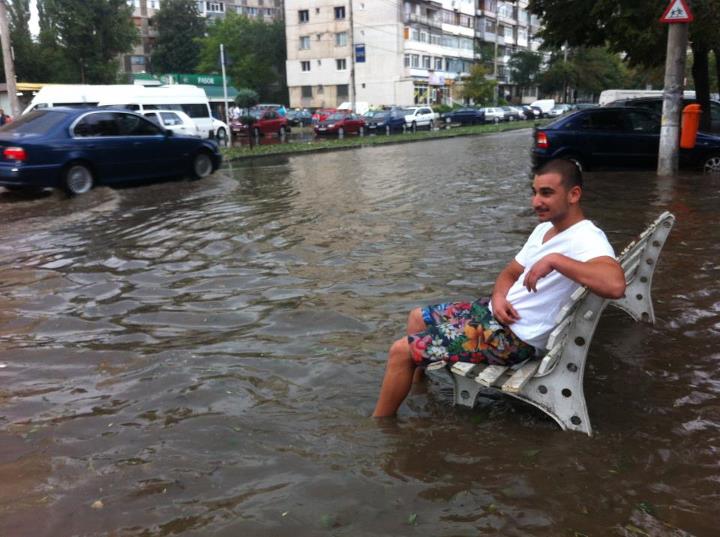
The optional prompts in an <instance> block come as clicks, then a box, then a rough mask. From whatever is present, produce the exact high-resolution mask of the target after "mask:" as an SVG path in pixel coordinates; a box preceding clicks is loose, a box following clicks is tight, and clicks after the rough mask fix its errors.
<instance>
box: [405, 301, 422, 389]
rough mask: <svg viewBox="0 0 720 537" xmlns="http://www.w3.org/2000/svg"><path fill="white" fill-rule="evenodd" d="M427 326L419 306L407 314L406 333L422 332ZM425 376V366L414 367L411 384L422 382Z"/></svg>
mask: <svg viewBox="0 0 720 537" xmlns="http://www.w3.org/2000/svg"><path fill="white" fill-rule="evenodd" d="M425 328H427V325H426V324H425V320H424V319H423V316H422V310H421V309H420V308H415V309H413V310H412V311H411V312H410V315H408V321H407V334H408V335H411V334H417V333H418V332H422V331H423V330H425ZM424 378H425V368H424V367H416V368H415V373H414V374H413V380H412V381H413V384H417V383H419V382H422V380H423V379H424Z"/></svg>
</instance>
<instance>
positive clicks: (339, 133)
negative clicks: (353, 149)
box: [338, 127, 345, 136]
mask: <svg viewBox="0 0 720 537" xmlns="http://www.w3.org/2000/svg"><path fill="white" fill-rule="evenodd" d="M338 136H345V129H343V128H342V127H340V128H339V129H338Z"/></svg>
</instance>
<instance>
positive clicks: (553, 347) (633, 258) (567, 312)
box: [537, 211, 675, 375]
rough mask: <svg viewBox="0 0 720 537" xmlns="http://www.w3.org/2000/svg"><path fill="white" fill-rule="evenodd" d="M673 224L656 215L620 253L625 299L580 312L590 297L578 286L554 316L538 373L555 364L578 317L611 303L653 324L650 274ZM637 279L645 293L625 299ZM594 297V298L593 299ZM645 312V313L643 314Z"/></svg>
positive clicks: (670, 219)
mask: <svg viewBox="0 0 720 537" xmlns="http://www.w3.org/2000/svg"><path fill="white" fill-rule="evenodd" d="M674 221H675V217H674V216H673V215H672V214H671V213H669V212H667V211H665V212H664V213H662V214H661V215H660V216H658V217H657V218H656V219H655V221H654V222H653V223H652V224H650V225H649V226H648V227H647V228H646V229H645V230H644V231H643V232H642V233H641V234H640V235H639V236H638V237H637V238H636V239H635V240H634V241H631V242H630V244H628V245H627V246H626V247H625V249H624V250H623V251H622V252H621V253H620V256H619V257H618V261H619V262H620V265H621V266H622V268H623V271H624V272H625V282H626V284H627V290H626V296H625V297H624V298H623V299H619V300H603V301H601V302H600V301H595V308H596V310H597V309H599V311H593V310H587V309H586V310H585V311H583V312H579V309H580V306H581V304H583V303H584V302H586V301H587V298H588V296H589V295H592V296H594V297H596V295H593V294H592V293H591V292H590V291H589V290H588V289H587V288H585V287H581V288H579V289H577V290H576V291H575V292H574V293H573V294H572V296H571V297H570V301H569V302H568V303H567V304H566V305H565V306H564V307H563V308H562V309H561V310H560V312H559V313H558V315H557V317H556V320H555V321H556V326H555V329H554V330H553V331H552V332H551V333H550V337H549V339H548V349H549V350H548V352H547V354H546V355H545V356H544V357H543V359H542V361H541V363H540V366H539V367H538V370H537V374H538V375H543V374H545V373H547V372H549V371H550V370H551V369H552V367H553V366H554V365H555V363H556V362H557V360H558V359H559V358H560V355H561V354H562V352H563V349H564V347H565V344H566V342H567V338H568V335H569V332H570V329H571V327H572V325H573V323H574V322H575V318H576V316H577V315H578V314H582V315H584V316H585V317H586V318H588V319H589V318H590V317H595V316H596V315H597V316H599V315H600V313H602V310H603V309H604V308H605V306H606V305H608V304H613V305H615V306H617V307H620V308H621V309H623V310H625V311H627V312H628V313H629V314H630V315H632V316H633V317H635V318H636V319H637V320H642V321H646V322H651V323H654V322H655V315H654V312H653V310H652V303H651V302H649V297H650V292H649V290H650V286H651V285H652V275H653V272H654V270H655V265H656V263H657V259H658V257H659V255H660V250H661V249H662V247H663V244H664V243H665V239H666V238H667V236H668V234H669V233H670V229H671V228H672V225H673V223H674ZM636 279H637V280H638V283H639V284H641V285H640V286H641V287H642V288H646V289H647V292H645V293H636V296H635V297H628V294H629V293H628V290H631V289H632V287H633V285H632V284H633V283H635V282H636ZM596 298H597V297H596ZM633 298H634V299H635V300H636V301H641V302H643V303H644V304H643V305H644V306H645V307H644V308H640V310H642V311H638V308H637V306H635V305H634V304H632V302H630V300H632V299H633ZM645 310H647V311H645Z"/></svg>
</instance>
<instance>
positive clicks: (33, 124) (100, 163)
mask: <svg viewBox="0 0 720 537" xmlns="http://www.w3.org/2000/svg"><path fill="white" fill-rule="evenodd" d="M0 148H1V149H2V159H0V185H1V186H4V187H6V188H8V189H10V190H23V189H30V190H32V189H39V188H44V187H52V188H62V189H64V190H65V191H66V192H67V193H68V194H71V195H72V194H83V193H85V192H88V191H89V190H90V189H92V188H93V187H94V186H95V185H96V184H107V183H112V182H114V181H126V180H147V179H150V178H155V177H163V176H174V175H183V174H189V175H191V176H193V177H197V178H201V177H206V176H208V175H210V174H211V173H213V172H214V171H215V170H217V169H218V167H219V166H220V163H221V161H222V157H221V155H220V149H219V147H218V145H217V143H216V142H215V141H213V140H204V139H201V138H197V137H191V136H183V135H176V134H174V133H173V132H172V131H168V130H166V129H163V128H161V127H159V126H157V125H155V124H154V123H153V122H151V121H150V120H149V119H147V118H145V117H143V116H142V115H140V114H136V113H134V112H130V111H127V110H105V109H97V108H95V109H89V108H85V109H72V108H45V109H39V110H34V111H32V112H29V113H27V114H23V115H22V116H21V117H19V118H18V119H16V120H15V121H13V122H12V123H9V124H7V125H5V126H3V127H2V128H0Z"/></svg>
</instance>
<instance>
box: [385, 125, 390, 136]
mask: <svg viewBox="0 0 720 537" xmlns="http://www.w3.org/2000/svg"><path fill="white" fill-rule="evenodd" d="M385 134H386V135H387V136H390V125H386V126H385Z"/></svg>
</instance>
